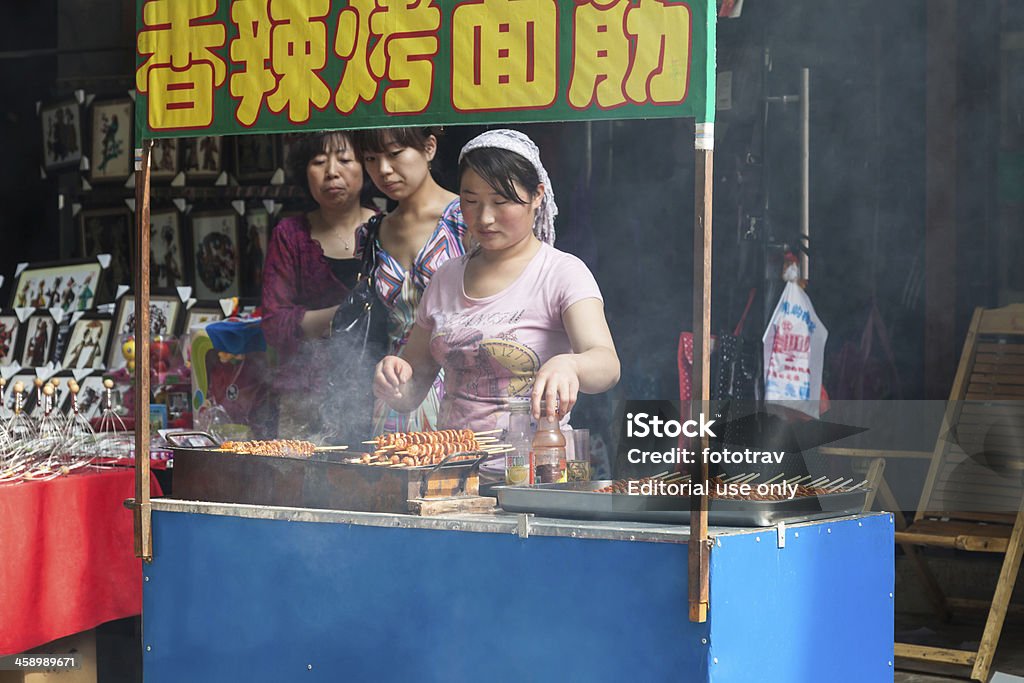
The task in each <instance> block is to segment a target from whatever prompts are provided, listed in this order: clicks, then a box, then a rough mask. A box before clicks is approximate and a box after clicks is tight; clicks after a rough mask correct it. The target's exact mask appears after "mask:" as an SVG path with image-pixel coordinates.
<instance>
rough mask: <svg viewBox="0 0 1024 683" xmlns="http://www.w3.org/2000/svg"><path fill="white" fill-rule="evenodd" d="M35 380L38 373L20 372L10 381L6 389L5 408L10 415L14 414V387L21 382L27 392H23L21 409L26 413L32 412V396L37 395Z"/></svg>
mask: <svg viewBox="0 0 1024 683" xmlns="http://www.w3.org/2000/svg"><path fill="white" fill-rule="evenodd" d="M35 379H36V373H34V372H19V373H18V374H17V375H15V376H14V377H11V378H10V379H8V380H7V386H5V387H4V398H3V400H4V408H6V409H7V410H8V411H9V412H10V413H13V412H14V385H15V384H16V383H18V382H21V383H22V384H23V385H25V390H24V391H23V392H21V396H22V403H21V407H22V409H23V410H24V411H25V412H28V411H30V410H31V409H32V405H31V404H30V401H32V400H33V396H32V394H34V393H35V387H34V386H33V382H34V381H35Z"/></svg>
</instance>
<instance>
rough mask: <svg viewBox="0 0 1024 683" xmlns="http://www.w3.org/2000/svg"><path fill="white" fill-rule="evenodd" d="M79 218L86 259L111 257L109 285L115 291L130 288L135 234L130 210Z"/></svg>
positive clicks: (98, 211) (101, 211)
mask: <svg viewBox="0 0 1024 683" xmlns="http://www.w3.org/2000/svg"><path fill="white" fill-rule="evenodd" d="M79 216H80V219H79V233H80V237H81V247H82V256H85V257H89V258H95V257H96V255H97V254H110V268H109V276H108V283H109V284H110V285H111V287H112V288H113V289H116V288H117V286H118V285H130V284H131V282H132V254H133V253H134V252H133V251H132V249H133V247H132V244H133V243H134V240H133V239H132V236H133V234H134V232H135V231H134V229H133V228H134V226H133V225H132V213H131V211H129V210H128V207H124V208H120V209H90V210H88V211H82V212H81V213H80V214H79Z"/></svg>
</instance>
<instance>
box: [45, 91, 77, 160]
mask: <svg viewBox="0 0 1024 683" xmlns="http://www.w3.org/2000/svg"><path fill="white" fill-rule="evenodd" d="M39 120H40V123H41V125H42V139H43V168H45V169H46V170H47V171H52V170H55V169H58V168H66V167H74V166H77V165H78V164H79V162H81V160H82V147H83V145H82V113H81V109H80V108H79V106H78V102H77V101H75V100H74V99H67V100H62V101H60V102H54V103H53V104H47V105H44V106H42V107H40V109H39Z"/></svg>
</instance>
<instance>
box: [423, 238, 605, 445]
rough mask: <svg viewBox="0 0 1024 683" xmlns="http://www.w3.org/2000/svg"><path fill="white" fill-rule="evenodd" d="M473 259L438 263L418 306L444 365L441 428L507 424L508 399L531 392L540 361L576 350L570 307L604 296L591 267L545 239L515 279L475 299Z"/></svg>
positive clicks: (433, 349) (436, 356)
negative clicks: (469, 271) (469, 283)
mask: <svg viewBox="0 0 1024 683" xmlns="http://www.w3.org/2000/svg"><path fill="white" fill-rule="evenodd" d="M469 258H470V257H469V256H463V257H460V258H455V259H452V260H450V261H448V262H446V263H444V264H443V265H442V266H441V267H440V268H439V269H438V270H437V272H436V273H435V274H434V277H433V279H431V281H430V285H429V286H428V287H427V290H426V291H425V292H424V294H423V299H422V300H421V301H420V306H419V310H418V311H417V313H416V322H417V324H419V325H421V326H423V327H424V328H426V329H427V330H429V331H430V333H431V336H430V351H431V354H432V355H433V357H434V359H435V360H436V361H437V362H438V363H439V364H440V365H441V366H442V367H443V368H444V371H445V395H444V401H443V403H442V405H441V413H440V416H439V419H438V423H439V426H438V428H439V429H472V430H475V431H480V430H488V429H495V428H499V427H502V428H503V427H505V426H506V424H505V423H506V422H507V419H508V413H507V412H505V409H506V408H507V405H508V402H509V399H511V398H514V397H524V398H525V397H529V395H530V391H531V390H532V388H533V380H534V377H535V376H536V374H537V371H538V370H539V369H540V367H541V366H542V365H543V364H544V363H546V362H547V361H548V360H549V359H550V358H551V357H552V356H557V355H558V354H561V353H570V352H571V351H572V346H571V345H570V343H569V336H568V335H567V334H566V332H565V326H564V325H563V324H562V314H563V313H564V312H565V310H566V309H567V308H569V307H570V306H572V305H573V304H575V303H577V302H578V301H582V300H583V299H599V300H602V301H603V299H602V297H601V290H600V288H599V287H598V286H597V281H596V280H595V279H594V276H593V275H592V274H591V273H590V270H589V269H588V268H587V266H586V265H585V264H584V263H583V262H582V261H581V260H579V259H578V258H576V257H575V256H573V255H572V254H567V253H565V252H562V251H559V250H557V249H555V248H554V247H551V246H549V245H547V244H542V245H541V247H540V249H539V250H538V251H537V253H536V254H535V255H534V256H533V258H532V259H531V260H530V263H529V264H528V265H527V266H526V268H525V269H524V270H523V272H522V274H521V275H520V276H519V277H518V278H517V279H516V280H515V281H514V282H513V283H512V284H510V285H509V286H508V287H506V288H505V289H504V290H502V291H501V292H498V293H497V294H494V295H492V296H489V297H486V298H481V299H474V298H471V297H469V296H466V293H465V288H464V286H463V283H464V280H465V274H466V264H467V263H468V261H469Z"/></svg>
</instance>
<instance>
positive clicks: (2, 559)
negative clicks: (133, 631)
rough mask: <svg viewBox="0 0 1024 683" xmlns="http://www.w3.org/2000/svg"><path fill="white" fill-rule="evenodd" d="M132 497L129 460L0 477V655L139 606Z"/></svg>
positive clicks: (136, 611)
mask: <svg viewBox="0 0 1024 683" xmlns="http://www.w3.org/2000/svg"><path fill="white" fill-rule="evenodd" d="M150 490H151V491H152V492H153V495H159V494H160V486H159V484H157V483H156V479H153V480H152V482H151V489H150ZM134 497H135V470H134V469H129V468H115V469H110V470H100V471H91V472H80V473H75V474H72V475H69V476H66V477H60V478H58V479H54V480H52V481H45V482H42V481H39V482H22V483H18V484H0V655H7V654H17V653H20V652H24V651H25V650H27V649H28V648H30V647H35V646H37V645H42V644H44V643H48V642H49V641H51V640H55V639H57V638H62V637H64V636H67V635H70V634H72V633H78V632H79V631H85V630H88V629H90V628H94V627H96V626H97V625H99V624H102V623H103V622H105V621H110V620H112V619H122V618H124V617H129V616H132V615H135V614H139V613H141V611H142V561H141V560H139V559H136V557H135V549H134V543H133V540H132V534H133V528H132V513H131V511H130V510H128V509H126V508H125V507H124V500H125V499H126V498H134Z"/></svg>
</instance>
